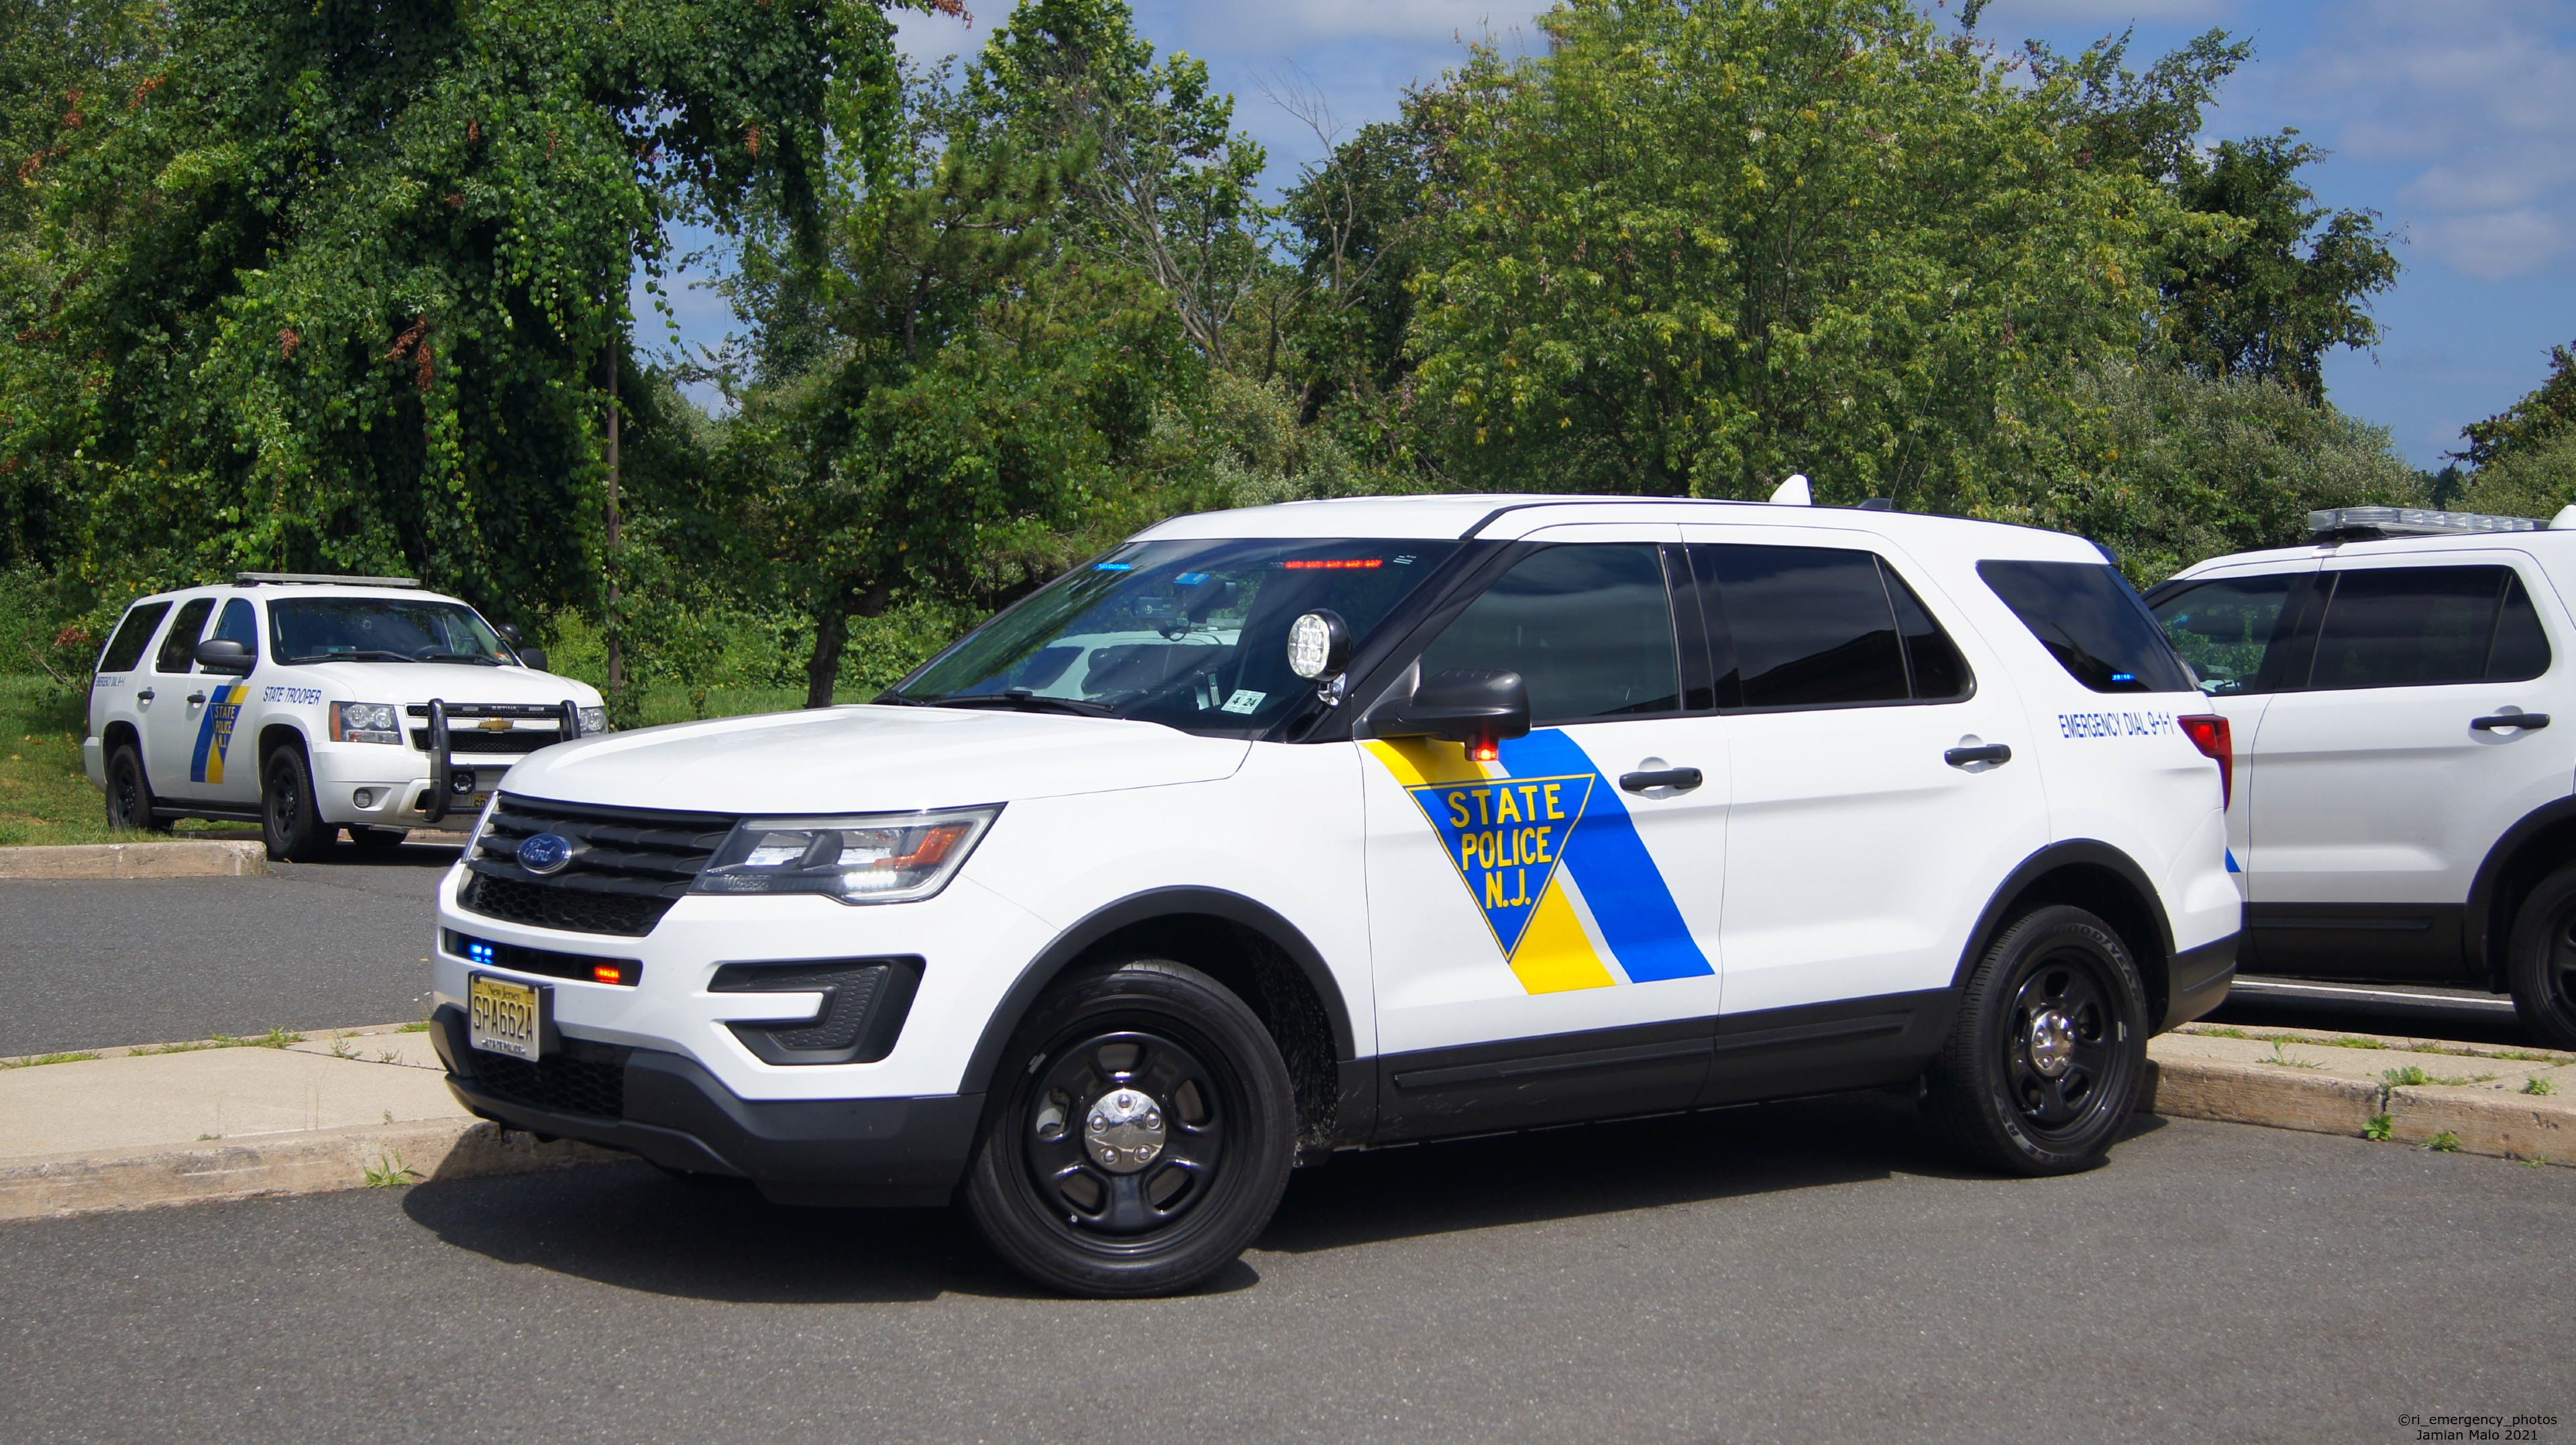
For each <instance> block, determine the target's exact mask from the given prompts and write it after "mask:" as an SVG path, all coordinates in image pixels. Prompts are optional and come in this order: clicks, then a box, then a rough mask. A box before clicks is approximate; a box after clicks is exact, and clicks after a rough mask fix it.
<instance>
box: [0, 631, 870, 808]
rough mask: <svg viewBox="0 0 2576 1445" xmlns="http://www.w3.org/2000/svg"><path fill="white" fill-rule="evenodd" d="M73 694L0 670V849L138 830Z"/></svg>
mask: <svg viewBox="0 0 2576 1445" xmlns="http://www.w3.org/2000/svg"><path fill="white" fill-rule="evenodd" d="M875 695H876V692H875V690H874V689H864V690H862V689H844V690H843V691H842V693H841V694H840V695H839V696H838V697H837V699H836V700H837V701H840V702H865V701H866V700H867V699H869V698H871V697H874V696H875ZM804 705H805V691H804V689H802V688H784V687H724V688H710V689H706V690H705V691H704V693H703V695H702V696H701V695H693V694H692V692H691V691H690V690H689V689H687V688H682V687H676V686H675V687H663V688H654V689H651V690H649V691H647V692H646V693H645V694H644V697H643V702H642V711H643V717H644V721H645V723H646V724H648V725H650V724H656V723H672V722H687V721H689V720H691V719H693V718H697V717H701V716H704V717H741V716H745V715H748V714H751V713H763V712H786V711H791V710H793V709H796V708H800V707H802V706H804ZM86 706H87V704H86V702H85V701H84V699H83V698H82V697H81V695H80V694H79V693H76V692H70V691H67V690H65V689H64V688H62V687H60V686H58V685H56V684H55V683H54V682H53V681H52V680H51V679H49V678H44V677H23V676H18V675H14V674H7V673H0V848H5V847H26V846H45V845H58V844H66V843H130V842H133V841H136V839H137V837H138V836H146V835H137V834H132V833H113V832H110V831H109V830H108V827H107V801H106V799H105V798H103V797H102V796H100V794H99V790H98V789H97V788H96V787H94V786H92V785H91V783H90V780H89V774H88V773H86V772H84V771H82V767H81V738H82V737H83V736H84V735H86V734H87V732H88V730H89V723H88V719H87V716H86V714H85V712H84V708H85V707H86ZM171 836H173V837H177V838H183V839H195V838H248V839H255V838H257V837H258V836H259V829H258V828H257V827H255V826H252V825H250V824H246V823H208V822H201V821H198V820H195V819H189V820H186V821H183V822H181V823H179V824H177V825H176V827H175V829H174V831H173V833H172V835H171Z"/></svg>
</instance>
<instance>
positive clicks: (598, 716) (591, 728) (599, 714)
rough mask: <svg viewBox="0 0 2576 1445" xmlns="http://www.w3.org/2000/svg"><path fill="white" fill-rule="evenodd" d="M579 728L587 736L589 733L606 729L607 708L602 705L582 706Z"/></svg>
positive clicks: (602, 731)
mask: <svg viewBox="0 0 2576 1445" xmlns="http://www.w3.org/2000/svg"><path fill="white" fill-rule="evenodd" d="M581 730H582V734H583V735H584V736H588V735H589V734H591V733H604V732H606V731H608V709H606V708H604V707H586V708H583V709H582V710H581Z"/></svg>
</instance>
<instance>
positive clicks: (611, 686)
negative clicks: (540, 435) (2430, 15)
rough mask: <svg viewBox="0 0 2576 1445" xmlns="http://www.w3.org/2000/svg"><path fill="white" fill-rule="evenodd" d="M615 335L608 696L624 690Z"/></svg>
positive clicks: (614, 351)
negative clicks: (619, 602)
mask: <svg viewBox="0 0 2576 1445" xmlns="http://www.w3.org/2000/svg"><path fill="white" fill-rule="evenodd" d="M619 349H620V348H619V346H618V344H617V338H616V336H615V335H614V334H613V333H612V335H611V336H610V338H609V343H608V629H607V631H608V695H609V696H610V697H611V698H622V695H623V694H624V692H625V691H626V647H625V643H624V641H623V639H622V638H620V636H619V632H620V630H621V629H620V627H619V618H618V615H617V542H618V536H617V534H618V526H617V522H618V518H617V369H618V360H619V357H618V351H619Z"/></svg>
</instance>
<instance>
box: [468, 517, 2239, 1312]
mask: <svg viewBox="0 0 2576 1445" xmlns="http://www.w3.org/2000/svg"><path fill="white" fill-rule="evenodd" d="M2200 705H2201V700H2200V697H2199V695H2198V694H2197V693H2195V692H2194V691H2193V690H2192V686H2191V682H2190V679H2189V677H2188V676H2187V675H2186V673H2185V672H2184V670H2183V667H2182V665H2181V663H2180V662H2179V660H2178V659H2177V658H2176V657H2175V656H2174V653H2173V650H2172V648H2171V646H2170V645H2169V644H2168V643H2167V642H2166V641H2165V639H2164V637H2163V636H2162V635H2161V634H2160V633H2159V632H2158V630H2157V628H2156V626H2155V623H2154V620H2153V619H2152V618H2151V617H2150V616H2149V615H2148V613H2147V611H2146V609H2145V608H2144V607H2143V606H2142V605H2141V603H2140V602H2139V600H2138V597H2137V594H2136V593H2134V592H2133V591H2131V590H2130V588H2129V587H2128V586H2127V584H2126V583H2124V582H2122V581H2121V579H2120V577H2119V574H2118V573H2117V572H2115V571H2114V570H2113V569H2112V568H2111V567H2109V566H2108V565H2106V564H2105V562H2104V560H2103V556H2102V554H2101V553H2100V552H2099V551H2098V550H2096V549H2095V548H2094V547H2093V546H2092V545H2091V544H2089V543H2086V542H2083V541H2080V540H2077V539H2075V538H2072V537H2066V536H2060V535H2055V534H2051V533H2046V532H2038V531H2030V530H2024V529H2019V528H2011V527H2003V526H1996V525H1990V524H1982V523H1973V522H1964V521H1956V520H1947V519H1940V518H1932V517H1921V516H1904V515H1896V514H1892V513H1887V512H1883V511H1881V512H1873V511H1866V510H1861V511H1844V510H1827V509H1823V508H1809V507H1795V506H1765V505H1759V504H1755V505H1746V504H1729V503H1695V502H1683V501H1640V500H1636V499H1608V498H1590V499H1586V498H1563V497H1554V498H1533V497H1528V496H1518V497H1410V498H1400V499H1365V500H1351V501H1328V502H1306V503H1295V504H1290V505H1286V506H1276V507H1264V508H1256V509H1251V510H1246V511H1237V512H1225V513H1218V514H1213V515H1206V516H1194V517H1184V518H1180V519H1178V520H1174V521H1170V522H1165V523H1163V524H1162V525H1160V526H1156V527H1154V528H1151V529H1149V530H1147V531H1145V532H1143V533H1141V534H1139V535H1138V536H1137V537H1135V538H1134V539H1133V540H1131V541H1129V542H1128V543H1126V544H1125V545H1123V546H1120V547H1119V548H1117V549H1116V550H1114V551H1112V552H1110V553H1108V554H1107V555H1105V556H1103V557H1101V558H1100V559H1099V560H1097V561H1094V562H1091V563H1088V564H1086V565H1085V566H1083V567H1082V568H1081V569H1079V570H1077V571H1075V572H1073V573H1071V574H1070V575H1067V576H1065V577H1062V578H1059V579H1058V580H1056V581H1055V582H1054V583H1052V584H1050V585H1049V586H1047V587H1046V588H1045V589H1043V590H1041V591H1039V592H1037V593H1036V594H1034V595H1032V596H1030V597H1029V598H1027V599H1026V600H1024V601H1022V602H1021V603H1019V604H1018V605H1017V606H1015V607H1013V608H1011V609H1010V610H1009V611H1007V612H1004V613H1003V614H1001V615H1000V616H998V617H996V618H994V619H993V620H992V621H990V622H988V623H986V624H985V625H984V626H983V627H981V628H979V629H978V630H976V631H975V632H974V633H972V634H970V635H969V636H968V637H966V638H965V639H964V640H962V641H960V642H958V643H957V644H956V645H954V646H953V647H951V648H949V649H948V650H947V651H946V652H944V653H942V654H940V655H939V656H938V657H937V658H935V659H934V660H932V661H931V662H930V663H928V664H927V665H925V666H924V667H923V668H921V669H920V670H919V671H918V672H916V673H914V674H913V675H912V676H911V677H910V678H908V679H906V680H905V681H904V682H902V683H901V684H899V685H897V686H896V687H895V688H893V689H892V690H891V691H889V692H887V693H885V694H884V695H882V696H881V697H879V698H878V699H877V702H876V703H875V704H874V705H871V706H861V707H843V708H835V709H832V710H829V711H822V712H806V713H795V714H781V715H776V716H769V717H757V718H741V719H734V720H730V721H720V722H707V723H698V724H687V725H682V726H677V727H665V728H655V729H648V730H645V731H640V732H629V733H620V734H615V735H612V736H608V737H602V738H587V739H583V740H582V741H580V742H577V743H573V744H570V745H567V746H563V747H558V748H551V749H548V750H547V751H545V752H543V753H540V754H537V755H536V756H533V757H531V758H529V759H527V760H526V761H525V762H523V763H521V764H520V765H519V768H518V770H517V771H516V772H514V773H512V774H511V775H510V778H509V779H508V781H507V783H506V785H505V786H504V788H503V789H502V791H501V792H499V793H498V794H496V795H495V797H494V799H493V802H492V805H491V807H490V808H489V809H488V810H487V811H486V812H485V814H484V816H483V818H482V820H481V822H480V823H479V824H478V825H477V828H476V832H475V837H474V841H473V843H472V845H471V846H470V847H469V848H468V849H467V850H466V854H465V856H464V858H463V859H462V861H461V862H460V863H459V865H458V866H457V868H456V869H455V870H454V871H453V872H452V873H451V874H450V875H449V876H448V878H447V880H446V883H445V885H444V888H443V890H442V893H441V895H440V901H439V928H440V936H439V947H438V962H437V965H436V991H437V995H438V998H439V1000H440V1002H439V1006H438V1008H437V1012H436V1015H435V1019H434V1028H433V1034H434V1036H435V1038H436V1041H437V1043H438V1046H439V1048H440V1050H441V1053H442V1055H443V1057H444V1058H445V1059H446V1062H447V1064H448V1067H449V1070H450V1081H451V1083H452V1085H453V1087H454V1089H455V1091H456V1093H457V1095H458V1097H459V1098H460V1099H462V1100H463V1101H464V1102H465V1103H466V1105H467V1106H468V1107H470V1108H471V1109H473V1110H474V1111H475V1112H476V1113H478V1114H481V1115H483V1116H485V1117H487V1118H491V1119H495V1120H498V1121H500V1122H502V1123H504V1124H507V1125H509V1126H511V1127H514V1128H519V1129H526V1130H530V1131H533V1132H536V1133H538V1134H541V1135H549V1136H570V1137H573V1138H578V1139H586V1140H591V1141H594V1142H597V1143H600V1144H604V1145H608V1146H610V1147H613V1148H618V1149H624V1150H630V1151H632V1152H634V1153H636V1154H640V1155H642V1156H644V1157H645V1158H646V1159H649V1160H651V1161H652V1162H654V1163H655V1164H658V1165H660V1166H661V1167H663V1168H664V1169H666V1170H670V1171H673V1172H677V1173H684V1174H696V1175H715V1176H743V1177H748V1178H749V1179H750V1180H752V1181H754V1182H755V1183H756V1184H757V1185H758V1186H759V1188H760V1190H761V1191H762V1192H763V1193H764V1194H766V1195H767V1196H768V1197H769V1198H771V1199H773V1200H779V1201H788V1202H797V1203H812V1204H936V1203H941V1202H944V1201H948V1200H950V1199H952V1198H953V1197H956V1196H958V1195H959V1194H961V1193H962V1195H963V1197H964V1200H965V1202H966V1204H967V1206H968V1207H969V1209H970V1211H971V1212H972V1214H973V1216H974V1218H975V1220H976V1222H977V1224H978V1225H979V1227H980V1228H981V1230H982V1232H983V1234H984V1235H985V1237H986V1238H987V1239H988V1240H989V1241H990V1242H991V1244H992V1245H993V1247H994V1248H995V1249H996V1250H997V1251H999V1252H1000V1253H1001V1254H1002V1255H1003V1256H1004V1257H1006V1258H1007V1259H1008V1260H1009V1261H1010V1262H1011V1263H1012V1264H1013V1265H1015V1266H1017V1267H1018V1268H1019V1269H1021V1270H1023V1271H1024V1272H1026V1273H1027V1274H1029V1275H1030V1276H1032V1277H1034V1278H1036V1279H1038V1280H1040V1281H1043V1282H1046V1283H1048V1284H1051V1285H1054V1286H1057V1287H1060V1288H1063V1289H1067V1290H1072V1291H1077V1292H1083V1293H1093V1294H1140V1293H1149V1292H1158V1291H1165V1290H1171V1289H1177V1288H1181V1287H1184V1286H1187V1285H1189V1284H1190V1283H1192V1282H1194V1281H1197V1280H1200V1279H1203V1278H1205V1277H1206V1276H1207V1275H1209V1274H1210V1273H1211V1272H1212V1271H1214V1270H1216V1269H1218V1268H1220V1267H1222V1266H1223V1265H1224V1264H1225V1263H1226V1262H1228V1261H1229V1260H1231V1259H1233V1258H1234V1257H1235V1255H1236V1254H1237V1253H1238V1252H1239V1251H1241V1250H1242V1249H1243V1248H1244V1247H1245V1246H1246V1245H1247V1244H1248V1243H1249V1242H1250V1241H1251V1240H1252V1239H1253V1238H1254V1237H1255V1236H1256V1235H1257V1234H1258V1233H1259V1232H1260V1231H1261V1229H1262V1227H1263V1226H1264V1224H1265V1222H1266V1221H1267V1220H1268V1219H1269V1217H1270V1214H1271V1211H1272V1209H1273V1207H1274V1206H1275V1205H1276V1203H1277V1201H1278V1199H1279V1197H1280V1191H1281V1189H1282V1188H1283V1186H1284V1184H1285V1181H1286V1178H1287V1175H1288V1171H1289V1169H1290V1168H1291V1167H1292V1165H1293V1164H1294V1163H1297V1162H1316V1161H1320V1160H1322V1159H1324V1158H1325V1157H1327V1156H1329V1155H1330V1153H1331V1152H1332V1151H1334V1150H1336V1149H1341V1148H1350V1147H1356V1146H1363V1145H1370V1144H1384V1143H1390V1142H1395V1141H1403V1140H1418V1139H1429V1138H1437V1137H1441V1136H1449V1135H1461V1134H1470V1133H1481V1132H1488V1131H1494V1130H1506V1129H1515V1128H1523V1127H1529V1126H1535V1125H1544V1124H1553V1123H1558V1122H1562V1121H1568V1120H1579V1119H1595V1118H1603V1117H1609V1116H1615V1115H1631V1114H1641V1113H1648V1112H1653V1111H1661V1110H1674V1109H1685V1108H1691V1107H1699V1106H1708V1105H1719V1104H1731V1103H1738V1102H1742V1101H1747V1100H1755V1099H1765V1098H1777V1097H1781V1096H1787V1095H1799V1094H1815V1093H1822V1092H1827V1091H1833V1090H1844V1089H1854V1088H1865V1087H1875V1086H1898V1087H1911V1086H1912V1085H1913V1084H1914V1083H1915V1082H1916V1081H1918V1080H1921V1081H1924V1082H1925V1084H1926V1086H1927V1093H1926V1107H1927V1109H1928V1111H1929V1113H1930V1116H1931V1118H1932V1119H1933V1121H1934V1122H1935V1123H1936V1124H1937V1126H1938V1127H1939V1128H1940V1129H1941V1130H1942V1131H1943V1132H1944V1133H1946V1135H1947V1136H1948V1137H1949V1138H1950V1139H1952V1140H1953V1141H1955V1142H1956V1143H1957V1144H1958V1145H1960V1146H1961V1147H1963V1148H1964V1149H1965V1150H1966V1151H1968V1152H1969V1153H1970V1154H1972V1155H1973V1156H1974V1157H1976V1158H1978V1159H1981V1160H1984V1161H1987V1162H1988V1163H1989V1164H1991V1165H1995V1166H1999V1167H2001V1168H2004V1169H2007V1170H2011V1171H2015V1172H2020V1173H2027V1174H2048V1173H2055V1172H2060V1171H2065V1170H2071V1169H2078V1168H2083V1167H2085V1166H2087V1165H2089V1164H2092V1163H2095V1162H2097V1161H2098V1160H2099V1159H2100V1157H2101V1155H2102V1153H2103V1151H2104V1149H2105V1148H2106V1146H2108V1145H2109V1143H2110V1142H2111V1140H2112V1139H2113V1137H2114V1136H2115V1135H2116V1134H2117V1132H2118V1131H2119V1130H2120V1128H2121V1126H2122V1124H2123V1122H2124V1121H2125V1120H2126V1118H2127V1117H2128V1114H2129V1112H2130V1109H2131V1106H2132V1104H2133V1103H2134V1101H2135V1099H2136V1096H2137V1091H2138V1088H2139V1085H2140V1081H2141V1074H2142V1071H2143V1067H2144V1064H2145V1058H2146V1055H2145V1047H2146V1041H2147V1037H2148V1035H2149V1034H2151V1033H2153V1032H2155V1031H2156V1030H2158V1029H2160V1028H2167V1027H2171V1026H2172V1025H2174V1024H2177V1023H2180V1022H2182V1021H2184V1020H2187V1019H2190V1018H2193V1017H2196V1016H2197V1015H2199V1014H2200V1013H2202V1012H2204V1011H2205V1010H2207V1009H2209V1008H2211V1007H2212V1006H2214V1005H2215V1004H2216V1003H2217V1002H2218V1001H2219V1000H2220V999H2221V998H2222V997H2223V996H2224V995H2225V993H2226V990H2227V987H2228V984H2229V981H2230V979H2231V978H2232V977H2233V970H2234V962H2233V960H2234V955H2235V947H2236V935H2237V930H2238V926H2239V914H2240V906H2239V901H2238V898H2237V894H2236V889H2235V885H2234V882H2233V881H2232V880H2231V879H2230V878H2229V877H2228V875H2227V873H2226V869H2225V863H2224V856H2225V848H2224V841H2223V836H2222V835H2223V829H2224V823H2223V814H2222V774H2221V769H2220V765H2219V764H2218V763H2217V762H2216V761H2213V755H2223V752H2224V749H2223V746H2221V744H2222V743H2223V738H2224V725H2223V723H2220V722H2219V721H2218V720H2216V719H2213V718H2207V717H2202V716H2197V715H2196V710H2197V709H2199V708H2200Z"/></svg>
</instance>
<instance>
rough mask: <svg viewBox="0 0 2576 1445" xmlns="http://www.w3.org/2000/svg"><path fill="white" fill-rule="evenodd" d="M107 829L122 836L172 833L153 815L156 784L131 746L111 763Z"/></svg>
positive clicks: (108, 785) (109, 763) (119, 752)
mask: <svg viewBox="0 0 2576 1445" xmlns="http://www.w3.org/2000/svg"><path fill="white" fill-rule="evenodd" d="M107 826H108V828H109V829H110V830H111V831H113V832H118V833H129V832H144V833H167V832H169V831H170V825H169V824H168V823H164V822H159V821H156V820H155V819H154V818H153V816H152V783H151V780H150V778H149V776H148V775H146V774H145V773H144V771H143V759H142V758H141V757H140V756H138V755H137V754H136V753H135V751H134V749H132V748H130V747H124V748H118V749H117V750H116V751H115V752H114V753H113V754H111V755H109V757H108V760H107Z"/></svg>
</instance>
